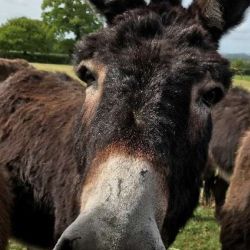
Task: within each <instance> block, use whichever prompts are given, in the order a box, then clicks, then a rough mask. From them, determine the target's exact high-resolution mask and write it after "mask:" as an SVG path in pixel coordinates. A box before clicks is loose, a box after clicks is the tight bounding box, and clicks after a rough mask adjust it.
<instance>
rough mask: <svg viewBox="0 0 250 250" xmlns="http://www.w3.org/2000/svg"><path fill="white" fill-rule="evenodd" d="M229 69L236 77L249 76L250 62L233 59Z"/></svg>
mask: <svg viewBox="0 0 250 250" xmlns="http://www.w3.org/2000/svg"><path fill="white" fill-rule="evenodd" d="M231 67H232V69H233V71H234V72H235V73H236V74H237V75H250V61H247V60H242V59H234V60H231Z"/></svg>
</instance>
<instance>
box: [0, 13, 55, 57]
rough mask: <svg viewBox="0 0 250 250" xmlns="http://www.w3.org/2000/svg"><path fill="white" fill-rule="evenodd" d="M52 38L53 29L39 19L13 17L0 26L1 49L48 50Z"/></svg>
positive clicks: (25, 51)
mask: <svg viewBox="0 0 250 250" xmlns="http://www.w3.org/2000/svg"><path fill="white" fill-rule="evenodd" d="M54 39H55V38H54V35H53V31H52V30H50V29H49V28H48V26H47V25H45V24H44V23H43V22H42V21H39V20H34V19H29V18H26V17H20V18H13V19H10V20H8V21H7V22H6V23H5V24H3V25H2V26H0V49H1V50H2V51H11V50H12V51H13V50H15V51H22V52H23V53H24V54H26V53H29V52H50V51H51V48H52V45H53V42H54Z"/></svg>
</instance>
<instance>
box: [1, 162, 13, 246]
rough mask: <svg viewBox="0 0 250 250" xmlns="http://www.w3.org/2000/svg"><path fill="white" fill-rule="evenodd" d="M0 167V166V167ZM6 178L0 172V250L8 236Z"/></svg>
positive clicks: (8, 198)
mask: <svg viewBox="0 0 250 250" xmlns="http://www.w3.org/2000/svg"><path fill="white" fill-rule="evenodd" d="M0 167H1V166H0ZM6 178H7V177H6V176H5V175H4V173H3V171H2V170H1V171H0V250H5V248H6V246H7V244H8V239H9V236H10V201H11V198H10V197H11V194H10V192H9V189H8V188H9V187H8V182H7V179H6Z"/></svg>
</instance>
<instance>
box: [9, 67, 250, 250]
mask: <svg viewBox="0 0 250 250" xmlns="http://www.w3.org/2000/svg"><path fill="white" fill-rule="evenodd" d="M32 65H33V66H35V67H36V68H38V69H40V70H47V71H53V72H56V71H59V72H65V73H67V74H69V75H70V76H72V77H74V78H77V77H76V75H75V74H74V71H73V67H72V66H69V65H53V64H39V63H33V64H32ZM234 83H235V85H238V86H242V87H245V88H247V89H249V90H250V76H235V78H234ZM170 249H171V250H219V249H220V243H219V226H218V225H217V223H216V221H215V219H214V216H213V209H211V208H205V207H199V208H198V209H197V210H196V212H195V213H194V216H193V218H191V219H190V221H189V222H188V224H187V225H186V227H185V228H184V229H183V230H181V232H180V234H179V235H178V237H177V239H176V241H175V243H174V244H173V246H172V247H171V248H170ZM9 250H27V248H26V247H23V246H21V245H19V244H17V243H15V242H13V241H12V242H11V243H10V247H9Z"/></svg>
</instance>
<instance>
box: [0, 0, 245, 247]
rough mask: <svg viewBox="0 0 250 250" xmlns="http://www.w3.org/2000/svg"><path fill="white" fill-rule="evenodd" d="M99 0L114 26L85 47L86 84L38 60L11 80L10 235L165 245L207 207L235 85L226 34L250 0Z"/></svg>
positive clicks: (5, 107) (84, 243)
mask: <svg viewBox="0 0 250 250" xmlns="http://www.w3.org/2000/svg"><path fill="white" fill-rule="evenodd" d="M91 2H92V3H93V4H94V5H95V6H96V8H97V9H98V10H99V11H100V12H101V13H102V14H103V15H104V16H105V17H106V19H107V22H108V27H106V28H104V29H103V30H101V31H99V32H97V33H95V34H92V35H89V36H87V37H85V38H84V39H83V40H82V41H80V42H79V43H78V44H77V46H76V52H75V55H74V59H75V65H76V66H75V68H76V72H77V73H78V75H79V77H80V78H81V79H82V80H83V81H85V82H86V83H87V85H88V87H87V89H86V91H84V92H83V91H82V92H81V90H82V89H81V88H80V86H76V85H77V84H74V83H73V82H72V81H71V80H70V81H66V82H67V84H66V83H61V81H63V80H60V79H59V80H57V77H52V78H51V77H50V76H47V75H46V74H45V75H44V73H40V72H36V71H32V70H30V71H29V72H26V71H25V72H23V71H22V72H19V74H16V75H15V76H13V77H11V78H8V79H7V80H6V81H5V82H3V83H1V86H0V105H1V106H0V110H1V114H4V115H1V120H0V128H1V129H2V130H3V131H4V132H3V133H4V136H3V138H2V139H1V144H0V145H1V146H0V155H1V162H0V165H1V168H3V169H6V170H7V171H8V175H9V176H8V178H9V179H8V180H9V182H10V186H11V191H12V193H13V194H14V198H13V208H12V211H13V212H12V218H11V220H12V235H13V237H16V238H18V239H21V240H23V241H25V242H28V243H32V244H34V245H39V246H41V247H44V248H51V247H52V246H53V244H55V242H56V241H57V239H58V238H59V241H58V243H57V245H56V246H55V249H56V250H62V249H68V250H71V249H72V250H73V249H74V250H78V249H124V250H125V249H131V250H133V249H145V250H147V249H165V248H167V247H168V246H169V245H170V244H171V243H172V242H173V241H174V239H175V237H176V235H177V233H178V231H179V229H180V228H181V227H183V226H184V225H185V223H186V221H187V220H188V218H190V216H191V215H192V213H193V210H194V208H195V207H196V206H197V203H198V197H199V189H200V185H201V173H202V171H203V168H204V165H205V163H206V161H207V151H208V143H209V140H210V137H211V128H212V126H211V108H212V107H213V105H214V104H216V103H217V102H219V101H220V100H221V98H222V97H223V96H224V94H225V92H226V91H227V89H228V88H229V86H230V84H231V72H230V69H229V63H228V61H227V60H225V59H223V58H222V57H221V56H220V55H219V54H218V53H217V48H218V43H219V40H220V38H221V37H222V36H223V34H225V33H226V32H227V31H228V30H230V29H231V28H233V27H235V26H236V25H237V24H239V23H240V21H241V20H242V18H243V15H244V12H245V10H246V9H247V8H248V6H249V5H250V2H249V1H246V0H241V1H237V2H234V3H232V2H231V1H220V2H219V1H218V2H217V1H200V0H197V1H194V2H193V4H192V5H191V6H190V7H189V8H188V9H185V8H183V7H182V6H181V4H180V3H179V1H160V0H158V1H156V0H153V1H151V2H150V3H149V4H148V5H147V4H146V3H145V2H144V1H142V0H133V1H132V0H127V1H126V0H123V1H116V0H113V1H102V0H92V1H91ZM69 82H70V83H69ZM74 152H75V153H74ZM65 229H66V230H65Z"/></svg>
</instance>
